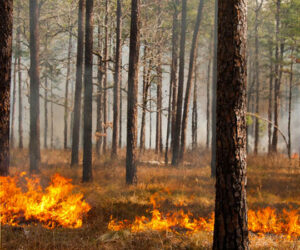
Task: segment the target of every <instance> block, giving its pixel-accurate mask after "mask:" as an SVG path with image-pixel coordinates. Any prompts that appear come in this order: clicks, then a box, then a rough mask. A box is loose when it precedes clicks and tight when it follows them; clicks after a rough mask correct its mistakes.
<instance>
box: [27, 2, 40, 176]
mask: <svg viewBox="0 0 300 250" xmlns="http://www.w3.org/2000/svg"><path fill="white" fill-rule="evenodd" d="M29 9H30V15H29V16H30V46H29V47H30V143H29V154H30V173H36V172H39V163H40V114H39V113H40V100H39V93H40V69H39V64H40V57H39V6H38V0H30V1H29Z"/></svg>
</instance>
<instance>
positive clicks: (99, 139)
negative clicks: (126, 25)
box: [96, 22, 103, 157]
mask: <svg viewBox="0 0 300 250" xmlns="http://www.w3.org/2000/svg"><path fill="white" fill-rule="evenodd" d="M100 31H101V25H100V22H99V23H98V51H101V32H100ZM102 66H103V61H102V57H101V56H98V72H97V79H98V88H97V124H96V132H97V140H96V153H97V156H98V157H99V156H100V150H101V143H102V132H103V127H102V94H103V93H102V91H103V88H102V83H103V69H102Z"/></svg>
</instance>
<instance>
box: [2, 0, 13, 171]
mask: <svg viewBox="0 0 300 250" xmlns="http://www.w3.org/2000/svg"><path fill="white" fill-rule="evenodd" d="M0 13H1V15H0V35H1V39H0V51H1V53H0V65H1V67H0V82H1V84H0V100H1V101H0V148H1V150H0V176H7V175H8V174H9V115H10V82H11V64H12V63H11V60H12V32H13V0H7V1H1V2H0Z"/></svg>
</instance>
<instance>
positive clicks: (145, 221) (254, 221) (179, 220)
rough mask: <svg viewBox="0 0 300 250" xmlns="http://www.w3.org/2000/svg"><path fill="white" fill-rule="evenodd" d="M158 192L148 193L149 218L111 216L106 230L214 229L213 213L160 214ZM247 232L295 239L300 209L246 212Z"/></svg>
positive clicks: (187, 231) (191, 231)
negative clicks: (150, 209) (113, 217)
mask: <svg viewBox="0 0 300 250" xmlns="http://www.w3.org/2000/svg"><path fill="white" fill-rule="evenodd" d="M155 197H157V194H154V195H153V196H151V198H150V201H151V203H152V205H153V210H152V211H151V214H152V216H151V218H150V219H149V218H147V217H145V216H141V217H136V218H135V221H134V222H132V223H129V222H128V221H127V220H125V221H116V220H114V219H112V218H111V220H110V222H109V224H108V229H109V230H111V231H119V230H123V229H130V230H131V231H132V232H141V231H148V230H157V231H172V232H175V233H178V232H185V233H187V234H191V233H196V232H200V231H207V232H211V231H213V229H214V213H212V214H211V216H210V217H209V218H208V219H205V218H201V217H199V218H193V217H194V216H193V214H192V213H190V212H187V213H185V212H184V211H183V210H180V211H177V212H172V213H167V214H166V215H163V214H162V213H161V212H160V211H159V210H158V209H157V207H158V205H157V203H156V201H155ZM248 228H249V231H252V232H255V233H258V234H260V235H263V234H265V233H272V234H277V235H286V236H287V238H288V239H291V238H298V237H299V236H300V222H299V210H291V211H287V210H285V209H284V210H283V211H282V213H276V211H275V209H272V208H270V207H267V208H264V209H260V210H258V211H254V210H249V211H248Z"/></svg>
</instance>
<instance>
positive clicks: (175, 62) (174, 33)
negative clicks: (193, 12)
mask: <svg viewBox="0 0 300 250" xmlns="http://www.w3.org/2000/svg"><path fill="white" fill-rule="evenodd" d="M173 6H174V13H173V24H172V63H171V76H170V85H171V86H172V91H171V92H172V128H171V149H172V148H173V144H174V136H175V134H176V131H175V123H176V104H177V70H178V38H179V22H178V15H179V0H173Z"/></svg>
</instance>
